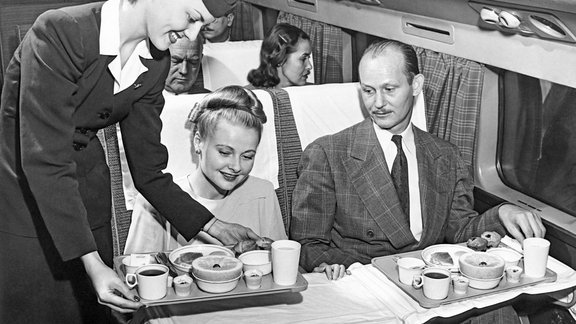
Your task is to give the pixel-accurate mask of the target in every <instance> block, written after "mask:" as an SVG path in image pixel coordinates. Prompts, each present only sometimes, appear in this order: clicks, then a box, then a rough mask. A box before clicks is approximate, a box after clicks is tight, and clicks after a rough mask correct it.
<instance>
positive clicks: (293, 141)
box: [266, 89, 302, 233]
mask: <svg viewBox="0 0 576 324" xmlns="http://www.w3.org/2000/svg"><path fill="white" fill-rule="evenodd" d="M266 91H267V92H268V93H269V94H270V96H271V97H272V102H273V104H274V124H275V127H276V144H277V146H278V183H279V187H278V189H276V196H277V197H278V202H279V203H280V211H281V212H282V220H283V221H284V227H285V228H286V233H289V229H290V217H291V215H292V192H293V191H294V187H295V186H296V180H297V179H298V175H297V170H298V163H299V162H300V157H301V156H302V144H301V143H300V137H299V135H298V130H297V129H296V122H295V120H294V114H293V113H292V105H291V103H290V97H289V96H288V92H286V91H285V90H282V89H266Z"/></svg>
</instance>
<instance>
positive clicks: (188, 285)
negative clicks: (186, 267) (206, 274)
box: [172, 274, 193, 297]
mask: <svg viewBox="0 0 576 324" xmlns="http://www.w3.org/2000/svg"><path fill="white" fill-rule="evenodd" d="M172 282H173V284H174V292H175V293H176V295H178V296H180V297H185V296H188V295H190V292H191V291H192V282H193V280H192V278H191V277H190V276H189V275H187V274H185V275H181V276H178V277H176V278H174V280H173V281H172Z"/></svg>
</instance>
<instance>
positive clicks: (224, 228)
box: [208, 219, 260, 245]
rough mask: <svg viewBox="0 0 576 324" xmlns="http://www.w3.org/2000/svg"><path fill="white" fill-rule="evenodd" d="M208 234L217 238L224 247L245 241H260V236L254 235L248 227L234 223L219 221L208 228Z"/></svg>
mask: <svg viewBox="0 0 576 324" xmlns="http://www.w3.org/2000/svg"><path fill="white" fill-rule="evenodd" d="M208 234H210V235H212V236H214V237H215V238H217V239H218V240H219V241H220V242H222V243H223V244H224V245H230V244H236V243H238V242H240V241H245V240H255V241H256V240H259V239H260V236H258V235H256V233H254V231H252V230H251V229H249V228H248V227H244V226H242V225H239V224H235V223H227V222H224V221H221V220H219V219H218V220H216V222H215V223H214V224H212V226H210V228H209V229H208Z"/></svg>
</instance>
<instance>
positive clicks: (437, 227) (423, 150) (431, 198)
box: [413, 126, 448, 246]
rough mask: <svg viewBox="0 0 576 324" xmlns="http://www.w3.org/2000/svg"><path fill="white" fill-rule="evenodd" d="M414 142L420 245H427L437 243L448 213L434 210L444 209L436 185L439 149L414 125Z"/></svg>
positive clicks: (438, 171) (438, 169) (440, 175)
mask: <svg viewBox="0 0 576 324" xmlns="http://www.w3.org/2000/svg"><path fill="white" fill-rule="evenodd" d="M413 130H414V142H415V145H416V159H417V161H418V176H419V186H420V204H421V212H422V237H421V238H420V243H419V245H420V246H428V245H431V244H435V243H437V240H438V237H439V235H440V236H442V235H441V233H442V231H443V229H442V226H443V224H444V223H445V222H444V219H445V218H446V217H447V216H448V215H437V214H436V213H435V211H436V210H445V208H441V206H439V207H437V206H438V204H441V203H442V201H441V200H440V198H441V196H443V195H442V193H440V192H438V190H439V189H440V190H441V189H443V188H439V186H438V185H437V183H438V181H439V177H442V174H440V173H441V172H440V165H439V164H440V157H441V154H440V149H439V148H438V147H437V146H436V143H434V142H433V141H432V140H430V138H429V136H431V135H429V134H425V133H424V131H422V130H420V129H418V128H417V127H415V126H414V128H413Z"/></svg>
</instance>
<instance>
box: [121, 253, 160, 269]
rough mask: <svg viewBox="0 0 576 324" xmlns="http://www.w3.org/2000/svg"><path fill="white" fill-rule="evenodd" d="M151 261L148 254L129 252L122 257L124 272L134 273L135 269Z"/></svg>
mask: <svg viewBox="0 0 576 324" xmlns="http://www.w3.org/2000/svg"><path fill="white" fill-rule="evenodd" d="M150 263H155V262H152V260H151V257H150V255H149V254H131V255H128V256H126V257H124V258H123V259H122V264H123V265H124V269H125V272H126V273H134V272H136V269H138V268H140V267H141V266H143V265H146V264H150Z"/></svg>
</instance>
